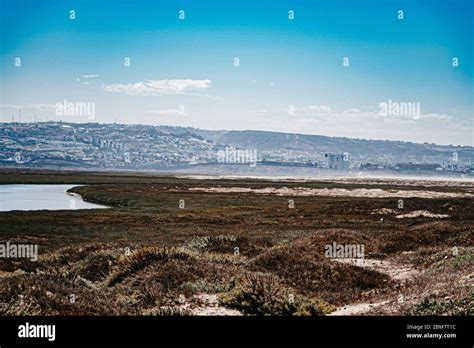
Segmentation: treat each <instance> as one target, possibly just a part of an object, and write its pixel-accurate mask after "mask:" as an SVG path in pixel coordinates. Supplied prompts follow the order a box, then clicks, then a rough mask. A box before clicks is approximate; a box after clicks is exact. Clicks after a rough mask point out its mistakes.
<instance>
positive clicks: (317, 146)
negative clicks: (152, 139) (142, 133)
mask: <svg viewBox="0 0 474 348" xmlns="http://www.w3.org/2000/svg"><path fill="white" fill-rule="evenodd" d="M158 128H159V129H160V130H161V131H163V132H166V133H171V134H181V133H194V134H196V135H200V136H202V137H203V138H205V139H208V140H212V141H214V142H216V143H219V144H227V145H232V146H237V147H242V148H252V149H257V150H258V151H284V150H286V151H303V152H315V153H344V152H347V153H349V154H350V155H351V156H352V157H354V158H359V159H366V160H371V161H376V160H380V159H387V160H393V161H403V160H404V159H406V160H408V159H410V160H413V161H423V160H425V161H426V160H428V161H429V162H436V161H438V162H439V161H450V160H451V159H452V158H453V153H454V152H456V153H457V156H458V158H459V159H460V160H462V161H472V160H474V148H473V147H470V146H444V145H436V144H418V143H412V142H403V141H390V140H366V139H350V138H343V137H329V136H322V135H303V134H289V133H279V132H266V131H252V130H248V131H208V130H200V129H195V128H189V127H187V128H183V127H158Z"/></svg>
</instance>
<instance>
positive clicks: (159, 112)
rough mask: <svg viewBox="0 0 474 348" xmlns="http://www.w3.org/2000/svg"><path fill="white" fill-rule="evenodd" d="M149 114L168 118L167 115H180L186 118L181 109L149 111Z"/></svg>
mask: <svg viewBox="0 0 474 348" xmlns="http://www.w3.org/2000/svg"><path fill="white" fill-rule="evenodd" d="M147 112H148V113H150V114H157V115H161V116H169V115H182V116H186V113H185V112H184V110H183V109H165V110H149V111H147Z"/></svg>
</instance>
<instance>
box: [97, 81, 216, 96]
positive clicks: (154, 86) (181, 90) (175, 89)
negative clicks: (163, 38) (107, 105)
mask: <svg viewBox="0 0 474 348" xmlns="http://www.w3.org/2000/svg"><path fill="white" fill-rule="evenodd" d="M210 87H211V80H191V79H174V80H148V81H144V82H136V83H128V84H121V83H115V84H110V85H105V86H103V90H104V91H106V92H111V93H120V94H125V95H131V96H158V95H176V94H189V93H193V92H194V93H196V92H203V91H205V90H207V89H209V88H210Z"/></svg>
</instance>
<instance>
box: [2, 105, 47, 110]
mask: <svg viewBox="0 0 474 348" xmlns="http://www.w3.org/2000/svg"><path fill="white" fill-rule="evenodd" d="M0 108H3V109H37V110H50V109H54V108H56V104H23V105H20V104H0Z"/></svg>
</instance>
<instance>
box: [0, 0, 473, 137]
mask: <svg viewBox="0 0 474 348" xmlns="http://www.w3.org/2000/svg"><path fill="white" fill-rule="evenodd" d="M473 3H474V2H473V1H469V0H463V1H461V0H449V1H448V0H445V1H434V0H429V1H428V0H417V1H413V0H409V1H395V0H386V1H383V0H378V1H375V0H373V1H369V0H359V1H355V0H354V1H348V0H346V1H342V0H325V1H317V0H313V1H304V0H292V1H276V0H274V1H267V0H265V1H263V0H259V1H256V0H254V1H204V0H191V1H176V0H169V1H151V0H149V1H145V0H141V1H140V0H137V1H120V0H119V1H105V0H102V1H85V0H82V1H60V0H56V1H41V2H40V1H33V0H29V1H25V0H0V4H1V5H0V20H1V25H0V34H1V40H0V72H1V85H0V87H1V100H0V104H1V106H0V112H1V113H0V120H1V121H10V120H11V119H12V115H13V116H14V117H15V119H18V113H19V112H18V109H19V108H21V109H22V111H21V112H22V120H23V121H31V120H33V117H34V115H36V118H37V120H44V119H46V117H47V118H48V120H58V119H62V120H63V121H71V122H88V121H90V120H89V119H88V118H87V117H85V116H84V115H67V116H64V115H60V116H58V115H56V113H55V111H56V107H55V105H56V103H58V102H63V101H64V100H66V101H67V102H72V103H79V102H88V103H95V104H94V105H95V115H94V121H95V122H115V121H120V122H123V123H144V124H153V125H160V124H162V125H165V124H166V125H180V126H193V127H199V128H206V129H260V130H273V131H283V132H294V133H297V132H298V133H307V134H323V135H331V136H346V137H355V138H370V139H391V140H407V141H415V142H425V141H428V142H435V143H440V144H450V143H452V144H462V145H471V146H472V145H473V117H474V111H473V95H474V87H473V85H474V77H473V60H474V48H473V41H474V40H473V36H474V35H473V34H474V27H473V11H474V5H473ZM70 10H74V11H75V15H76V18H75V19H74V20H72V19H70V12H69V11H70ZM180 10H183V11H185V12H184V14H185V18H184V20H181V19H180V18H179V11H180ZM290 10H293V11H294V19H292V20H290V19H289V18H288V17H289V16H288V12H289V11H290ZM399 10H402V11H403V19H399V18H398V16H399V13H398V11H399ZM126 57H128V58H130V66H124V59H125V58H126ZM345 57H347V58H348V59H349V65H348V66H343V59H344V58H345ZM454 57H456V58H457V59H458V62H459V65H458V66H457V67H453V64H452V60H453V58H454ZM16 58H20V59H21V66H20V67H18V66H15V59H16ZM235 58H238V63H239V65H238V66H235V64H234V63H235V62H236V60H235ZM389 101H391V102H392V103H419V104H418V105H419V107H420V113H419V114H416V115H412V114H396V113H392V114H390V115H381V113H380V104H381V103H388V102H389Z"/></svg>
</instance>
